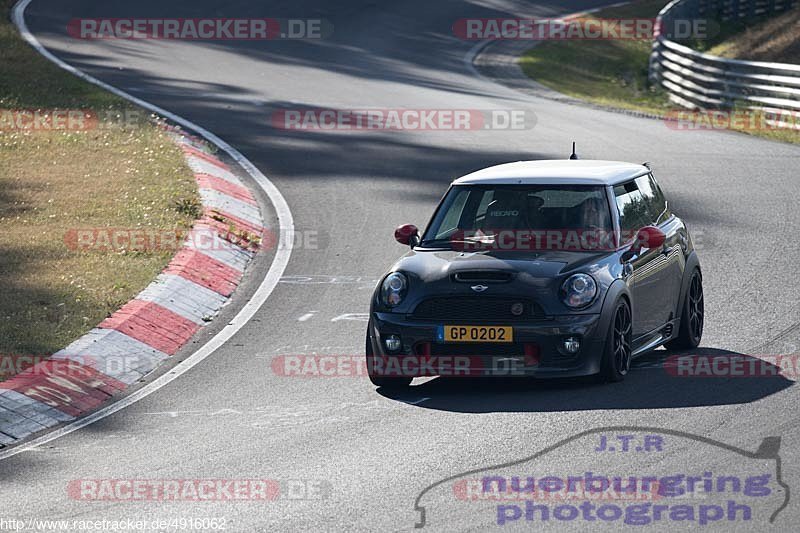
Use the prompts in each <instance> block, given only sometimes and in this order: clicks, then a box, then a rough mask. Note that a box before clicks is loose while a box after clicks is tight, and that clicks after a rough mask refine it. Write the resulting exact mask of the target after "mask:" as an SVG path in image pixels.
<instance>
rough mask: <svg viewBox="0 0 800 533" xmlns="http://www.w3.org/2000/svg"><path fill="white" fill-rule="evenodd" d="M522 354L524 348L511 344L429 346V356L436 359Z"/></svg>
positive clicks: (520, 355)
mask: <svg viewBox="0 0 800 533" xmlns="http://www.w3.org/2000/svg"><path fill="white" fill-rule="evenodd" d="M418 351H419V350H418ZM524 354H525V348H524V346H523V345H522V344H518V343H513V344H500V343H492V344H490V343H486V344H479V343H462V344H437V343H431V345H430V355H435V356H437V357H441V356H460V355H477V356H483V357H522V356H523V355H524Z"/></svg>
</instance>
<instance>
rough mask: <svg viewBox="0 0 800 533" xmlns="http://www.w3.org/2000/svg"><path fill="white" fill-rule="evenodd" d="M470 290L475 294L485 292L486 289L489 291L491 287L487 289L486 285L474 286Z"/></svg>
mask: <svg viewBox="0 0 800 533" xmlns="http://www.w3.org/2000/svg"><path fill="white" fill-rule="evenodd" d="M470 288H471V289H472V290H473V291H475V292H483V291H485V290H486V289H488V288H489V287H487V286H486V285H473V286H472V287H470Z"/></svg>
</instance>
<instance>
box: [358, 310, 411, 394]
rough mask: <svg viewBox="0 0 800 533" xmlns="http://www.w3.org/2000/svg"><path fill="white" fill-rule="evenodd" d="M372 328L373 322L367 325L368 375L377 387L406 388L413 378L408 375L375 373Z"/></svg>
mask: <svg viewBox="0 0 800 533" xmlns="http://www.w3.org/2000/svg"><path fill="white" fill-rule="evenodd" d="M370 328H372V323H370V325H369V326H367V343H366V344H367V345H366V349H365V352H364V353H365V354H366V358H367V375H368V376H369V380H370V381H371V382H372V384H373V385H375V386H376V387H381V388H384V389H394V390H397V389H404V388H406V387H408V386H409V385H411V379H412V378H408V377H387V376H377V375H375V374H373V368H374V364H373V358H374V356H373V352H372V341H371V339H370V338H369V331H370Z"/></svg>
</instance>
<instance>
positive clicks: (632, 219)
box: [614, 180, 652, 232]
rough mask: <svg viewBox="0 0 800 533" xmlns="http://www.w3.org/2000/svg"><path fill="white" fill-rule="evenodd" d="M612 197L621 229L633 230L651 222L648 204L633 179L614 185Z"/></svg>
mask: <svg viewBox="0 0 800 533" xmlns="http://www.w3.org/2000/svg"><path fill="white" fill-rule="evenodd" d="M614 198H615V199H616V203H617V209H618V210H619V225H620V228H621V229H622V230H623V231H628V232H634V231H637V230H638V229H639V228H642V227H644V226H647V225H649V224H651V223H652V222H651V221H650V218H651V216H650V209H649V206H648V205H647V201H646V200H645V198H644V195H643V194H642V191H640V190H639V187H637V184H636V181H635V180H634V181H629V182H627V183H622V184H620V185H615V186H614Z"/></svg>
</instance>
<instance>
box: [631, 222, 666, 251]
mask: <svg viewBox="0 0 800 533" xmlns="http://www.w3.org/2000/svg"><path fill="white" fill-rule="evenodd" d="M666 238H667V236H666V235H664V232H663V231H661V230H660V229H658V228H657V227H655V226H645V227H643V228H642V229H640V230H639V232H638V233H637V234H636V242H635V243H634V244H633V247H634V248H635V249H636V250H641V249H642V248H649V249H653V248H661V247H662V246H664V240H665V239H666Z"/></svg>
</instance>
